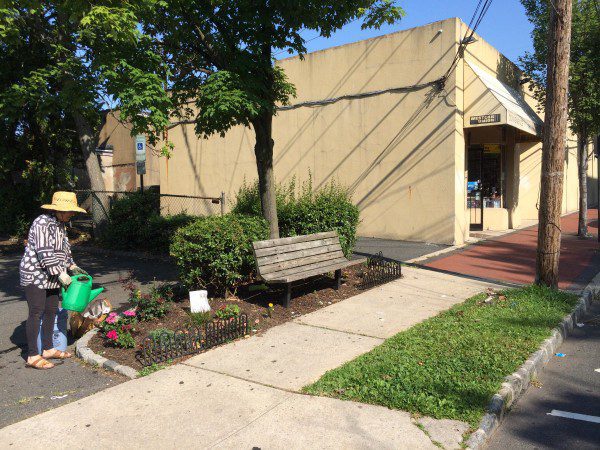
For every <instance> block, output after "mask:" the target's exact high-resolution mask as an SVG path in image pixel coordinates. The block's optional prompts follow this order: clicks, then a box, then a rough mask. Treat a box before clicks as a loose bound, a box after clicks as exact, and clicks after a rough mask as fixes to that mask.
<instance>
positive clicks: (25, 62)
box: [0, 0, 171, 233]
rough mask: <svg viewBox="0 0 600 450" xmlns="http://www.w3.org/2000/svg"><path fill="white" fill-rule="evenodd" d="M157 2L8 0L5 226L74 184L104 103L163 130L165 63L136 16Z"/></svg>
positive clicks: (1, 98)
mask: <svg viewBox="0 0 600 450" xmlns="http://www.w3.org/2000/svg"><path fill="white" fill-rule="evenodd" d="M154 3H155V2H154V0H127V1H123V2H114V1H95V2H80V1H69V2H64V1H39V0H27V1H14V0H12V1H10V0H9V1H4V2H2V5H1V6H0V49H1V51H0V65H1V66H2V71H1V72H0V117H1V118H2V119H1V120H0V202H1V203H2V204H3V205H8V207H7V208H3V211H2V212H1V213H0V232H3V233H4V232H12V233H14V232H17V231H20V230H19V229H22V228H24V227H23V226H22V224H23V223H24V222H29V221H30V220H31V219H32V218H33V216H34V215H35V213H36V212H37V207H38V206H39V204H40V203H42V202H45V201H47V200H49V198H50V196H51V194H52V192H53V191H55V190H58V189H72V188H73V186H74V184H75V182H76V181H77V180H76V179H75V178H74V177H73V172H72V169H73V168H74V167H81V166H82V165H83V161H82V159H81V156H79V155H81V150H76V149H77V148H78V147H79V146H80V141H79V139H80V138H85V139H88V140H91V141H92V142H93V141H94V140H95V139H96V138H97V132H98V130H99V127H100V125H101V123H102V120H103V116H104V115H105V114H106V112H105V110H106V109H111V108H113V109H117V108H118V109H120V117H121V119H122V120H124V121H129V122H130V123H131V126H132V132H134V133H136V132H140V131H147V132H148V133H149V140H150V141H151V142H154V141H155V140H156V138H157V137H159V135H160V134H161V133H162V132H163V130H164V128H165V127H166V125H167V123H168V120H169V119H168V111H169V109H170V108H171V100H170V98H169V97H168V95H167V94H166V91H165V79H166V76H167V72H166V67H165V66H164V64H163V63H162V58H161V56H160V52H159V47H157V43H156V42H155V41H154V40H153V39H150V37H149V36H147V35H144V34H143V33H142V31H141V28H140V27H139V26H138V25H139V15H140V13H141V12H142V11H145V10H147V8H150V7H152V5H153V4H154ZM82 124H85V126H84V125H82ZM88 131H90V132H91V134H88ZM81 145H82V146H83V144H81ZM92 145H93V144H92ZM90 161H93V160H90ZM96 165H97V164H96ZM89 178H90V181H91V182H92V183H93V182H94V180H97V179H98V178H99V179H100V180H101V177H92V176H90V177H89ZM96 188H97V187H96Z"/></svg>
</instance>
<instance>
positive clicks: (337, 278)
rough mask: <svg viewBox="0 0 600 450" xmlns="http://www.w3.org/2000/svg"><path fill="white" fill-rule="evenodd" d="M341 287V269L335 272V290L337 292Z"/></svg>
mask: <svg viewBox="0 0 600 450" xmlns="http://www.w3.org/2000/svg"><path fill="white" fill-rule="evenodd" d="M341 285H342V269H338V270H336V271H335V290H336V291H337V290H338V289H339V288H340V286H341Z"/></svg>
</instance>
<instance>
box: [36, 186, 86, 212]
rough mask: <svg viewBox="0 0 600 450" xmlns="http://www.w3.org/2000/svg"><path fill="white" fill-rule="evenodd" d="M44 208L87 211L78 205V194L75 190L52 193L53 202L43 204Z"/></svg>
mask: <svg viewBox="0 0 600 450" xmlns="http://www.w3.org/2000/svg"><path fill="white" fill-rule="evenodd" d="M42 208H44V209H51V210H52V211H72V212H82V213H85V212H87V211H86V210H85V209H83V208H80V207H79V206H78V205H77V196H76V195H75V192H62V191H58V192H55V193H54V195H52V203H50V204H49V205H42Z"/></svg>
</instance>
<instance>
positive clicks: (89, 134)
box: [73, 112, 109, 233]
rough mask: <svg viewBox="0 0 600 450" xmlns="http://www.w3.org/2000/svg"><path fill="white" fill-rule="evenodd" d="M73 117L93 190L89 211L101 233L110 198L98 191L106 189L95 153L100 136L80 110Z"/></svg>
mask: <svg viewBox="0 0 600 450" xmlns="http://www.w3.org/2000/svg"><path fill="white" fill-rule="evenodd" d="M73 119H74V120H75V128H76V129H77V135H78V138H79V145H80V146H81V152H82V153H83V159H84V161H85V168H86V171H87V173H88V176H89V178H90V187H91V190H92V198H91V204H90V211H88V212H89V213H90V214H91V215H92V220H93V221H94V228H95V230H97V231H98V232H100V233H101V232H102V230H103V228H104V227H105V226H106V223H107V221H108V209H109V199H108V195H107V194H105V193H98V191H105V190H106V189H105V185H104V178H102V169H101V168H100V162H99V161H98V157H97V156H96V153H95V149H96V145H97V143H98V137H97V136H96V134H95V133H94V130H93V129H92V127H91V126H90V124H89V122H88V121H87V120H86V118H85V117H83V115H81V114H80V113H79V112H74V113H73Z"/></svg>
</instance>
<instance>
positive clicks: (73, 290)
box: [61, 275, 104, 312]
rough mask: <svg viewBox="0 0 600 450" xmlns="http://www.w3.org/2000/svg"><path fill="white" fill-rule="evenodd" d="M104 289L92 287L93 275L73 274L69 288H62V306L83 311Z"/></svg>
mask: <svg viewBox="0 0 600 450" xmlns="http://www.w3.org/2000/svg"><path fill="white" fill-rule="evenodd" d="M103 290H104V288H103V287H101V288H98V289H92V277H90V276H89V275H73V276H72V277H71V284H70V285H69V287H68V288H67V290H65V288H62V290H61V292H62V307H63V309H68V310H70V311H77V312H82V311H83V310H84V309H85V307H86V306H87V305H88V303H89V302H91V301H92V300H94V299H95V298H96V297H98V295H99V294H100V293H101V292H102V291H103Z"/></svg>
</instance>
